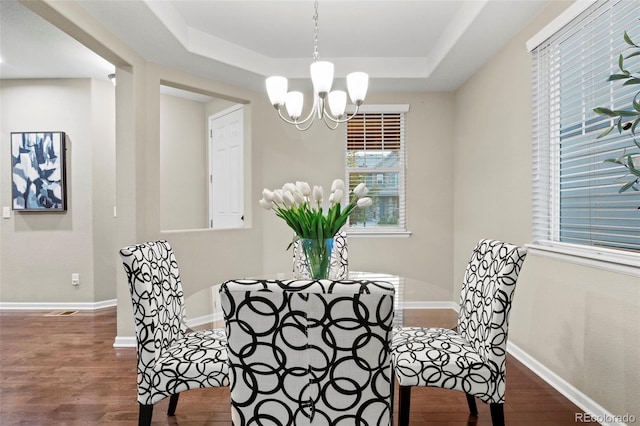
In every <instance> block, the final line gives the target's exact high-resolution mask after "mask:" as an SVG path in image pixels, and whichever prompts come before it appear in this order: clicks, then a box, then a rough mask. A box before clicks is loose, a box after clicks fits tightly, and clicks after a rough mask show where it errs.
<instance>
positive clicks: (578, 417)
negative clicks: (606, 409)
mask: <svg viewBox="0 0 640 426" xmlns="http://www.w3.org/2000/svg"><path fill="white" fill-rule="evenodd" d="M573 420H574V421H575V422H576V423H593V422H595V423H600V424H603V423H627V424H629V423H635V422H636V416H634V415H633V414H629V413H627V414H623V415H621V416H614V415H612V414H603V415H599V416H598V415H595V414H589V413H575V415H574V418H573Z"/></svg>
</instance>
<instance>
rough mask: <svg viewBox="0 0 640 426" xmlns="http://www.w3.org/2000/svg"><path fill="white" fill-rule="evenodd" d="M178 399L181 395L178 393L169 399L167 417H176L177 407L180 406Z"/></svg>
mask: <svg viewBox="0 0 640 426" xmlns="http://www.w3.org/2000/svg"><path fill="white" fill-rule="evenodd" d="M178 398H180V394H179V393H176V394H173V395H171V396H170V397H169V409H168V410H167V416H174V415H175V414H176V407H177V406H178Z"/></svg>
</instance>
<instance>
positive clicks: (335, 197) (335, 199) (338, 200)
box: [329, 189, 344, 204]
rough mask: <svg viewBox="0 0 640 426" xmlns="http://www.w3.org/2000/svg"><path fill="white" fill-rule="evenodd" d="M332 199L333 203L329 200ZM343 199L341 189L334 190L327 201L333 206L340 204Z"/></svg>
mask: <svg viewBox="0 0 640 426" xmlns="http://www.w3.org/2000/svg"><path fill="white" fill-rule="evenodd" d="M331 198H333V201H332V200H331ZM343 198H344V191H343V190H342V189H336V190H335V191H334V192H332V193H331V197H329V201H330V202H333V203H335V204H340V203H341V202H342V199H343Z"/></svg>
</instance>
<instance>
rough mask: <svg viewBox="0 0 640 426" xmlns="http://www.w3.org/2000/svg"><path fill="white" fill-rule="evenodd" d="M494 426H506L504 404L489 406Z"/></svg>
mask: <svg viewBox="0 0 640 426" xmlns="http://www.w3.org/2000/svg"><path fill="white" fill-rule="evenodd" d="M489 407H490V409H491V423H492V424H493V426H504V404H496V403H491V404H489Z"/></svg>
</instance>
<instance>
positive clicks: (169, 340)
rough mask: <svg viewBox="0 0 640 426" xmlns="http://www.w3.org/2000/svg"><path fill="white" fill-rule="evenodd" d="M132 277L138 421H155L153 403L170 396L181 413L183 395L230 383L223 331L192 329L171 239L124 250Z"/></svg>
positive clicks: (171, 408) (172, 407) (172, 408)
mask: <svg viewBox="0 0 640 426" xmlns="http://www.w3.org/2000/svg"><path fill="white" fill-rule="evenodd" d="M120 256H121V257H122V263H123V264H124V270H125V272H126V274H127V280H128V281H129V290H130V291H131V300H132V302H133V315H134V321H135V330H136V341H137V356H138V368H137V371H138V376H137V383H138V403H139V404H140V413H139V418H138V424H139V425H140V426H143V425H145V426H147V425H150V424H151V417H152V414H153V404H155V403H156V402H158V401H160V400H162V399H164V398H166V397H170V398H171V399H170V401H169V410H168V415H170V416H172V415H174V413H175V410H176V406H177V404H178V397H179V393H180V392H182V391H185V390H188V389H194V388H207V387H218V386H228V384H229V378H228V366H227V351H226V335H225V331H224V330H223V329H212V330H201V331H187V326H186V324H185V308H184V294H183V292H182V282H181V280H180V274H179V271H178V263H177V262H176V258H175V255H174V253H173V250H172V249H171V246H170V245H169V243H168V242H166V241H155V242H148V243H145V244H138V245H133V246H129V247H125V248H123V249H122V250H120Z"/></svg>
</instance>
